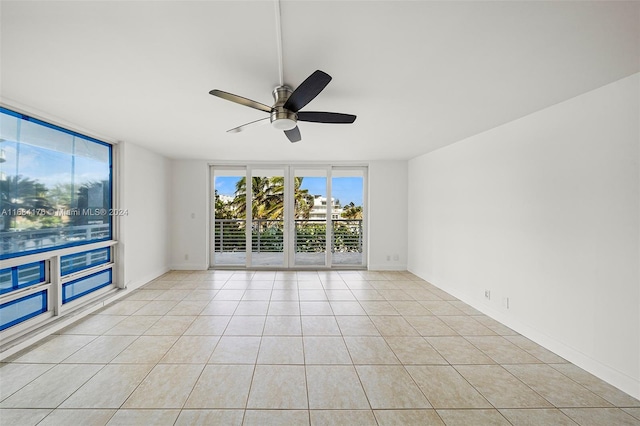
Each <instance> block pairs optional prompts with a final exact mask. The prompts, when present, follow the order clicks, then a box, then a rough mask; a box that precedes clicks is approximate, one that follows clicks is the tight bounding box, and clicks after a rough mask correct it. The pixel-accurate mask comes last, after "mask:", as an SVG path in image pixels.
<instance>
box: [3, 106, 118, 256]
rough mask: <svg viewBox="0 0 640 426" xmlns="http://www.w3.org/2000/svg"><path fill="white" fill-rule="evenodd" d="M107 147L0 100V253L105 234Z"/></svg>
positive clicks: (109, 179)
mask: <svg viewBox="0 0 640 426" xmlns="http://www.w3.org/2000/svg"><path fill="white" fill-rule="evenodd" d="M112 184H113V166H112V147H111V145H109V144H107V143H105V142H102V141H99V140H97V139H94V138H91V137H88V136H84V135H81V134H79V133H76V132H72V131H70V130H67V129H64V128H61V127H58V126H55V125H52V124H50V123H46V122H44V121H41V120H38V119H35V118H32V117H29V116H26V115H24V114H20V113H17V112H15V111H11V110H9V109H6V108H2V107H0V259H7V258H13V257H18V256H23V255H27V254H32V253H39V252H44V251H49V250H53V249H58V248H62V247H69V246H75V245H81V244H88V243H92V242H96V241H105V240H110V239H112V217H111V215H110V213H111V208H112V197H113V194H112V186H113V185H112Z"/></svg>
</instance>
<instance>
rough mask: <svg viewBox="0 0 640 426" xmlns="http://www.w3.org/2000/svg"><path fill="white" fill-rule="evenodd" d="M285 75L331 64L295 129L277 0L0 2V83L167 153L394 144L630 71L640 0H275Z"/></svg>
mask: <svg viewBox="0 0 640 426" xmlns="http://www.w3.org/2000/svg"><path fill="white" fill-rule="evenodd" d="M281 10H282V33H283V55H284V79H285V83H286V84H288V85H290V86H292V87H294V88H295V87H296V86H297V84H299V83H300V82H301V81H302V80H304V79H305V78H306V77H307V76H308V75H309V74H311V73H312V72H313V71H314V70H316V69H321V70H323V71H325V72H327V73H329V74H330V75H331V76H332V77H333V81H332V82H331V83H330V84H329V85H328V86H327V88H326V89H325V90H324V91H323V92H322V93H321V94H320V95H319V96H318V97H317V98H316V99H315V100H313V101H312V102H311V103H310V104H309V105H308V106H307V107H306V108H305V109H306V110H316V111H323V110H324V111H335V112H344V113H352V114H356V115H358V119H357V120H356V122H355V123H354V124H353V125H329V124H315V123H301V124H300V130H301V132H302V138H303V140H302V142H299V143H297V144H291V143H289V141H288V140H287V139H286V137H285V136H284V135H283V134H282V132H279V131H276V130H275V129H272V128H271V127H270V126H264V127H258V128H253V129H250V130H247V131H245V132H242V133H237V134H228V133H226V132H225V131H226V130H228V129H230V128H232V127H236V126H238V125H241V124H244V123H246V122H249V121H253V120H256V119H259V118H262V117H263V116H265V115H266V114H264V113H262V112H260V111H257V110H253V109H250V108H246V107H243V106H240V105H237V104H233V103H231V102H227V101H224V100H222V99H219V98H215V97H213V96H211V95H209V94H208V92H209V90H211V89H214V88H216V89H221V90H225V91H228V92H232V93H236V94H238V95H241V96H245V97H248V98H251V99H254V100H257V101H259V102H262V103H266V104H269V105H271V103H272V98H271V91H272V89H273V88H274V87H275V86H276V85H277V84H278V80H279V72H278V60H277V44H276V24H275V22H276V20H275V12H274V11H275V5H274V2H273V1H254V2H247V1H195V2H190V1H161V2H149V1H129V2H123V1H102V2H99V1H86V2H80V1H42V2H36V1H2V3H1V10H0V12H1V19H2V21H1V24H2V27H1V36H2V46H1V47H2V53H1V61H2V62H1V74H0V78H1V99H2V101H3V103H4V104H5V105H8V106H18V107H21V108H24V109H27V110H28V111H31V112H32V113H34V112H38V111H40V112H42V113H43V114H46V115H47V116H48V117H54V118H56V119H57V120H59V121H61V122H65V123H72V124H73V125H74V126H77V127H78V128H81V129H85V130H87V131H89V132H91V133H93V134H95V135H99V136H102V137H104V138H108V139H109V140H123V141H129V142H133V143H136V144H139V145H142V146H145V147H148V148H150V149H152V150H154V151H156V152H159V153H161V154H164V155H166V156H168V157H171V158H193V159H196V158H199V159H207V160H298V161H302V160H322V161H330V160H333V161H335V160H350V161H363V160H376V159H407V158H412V157H414V156H416V155H419V154H422V153H426V152H429V151H432V150H434V149H437V148H439V147H442V146H445V145H447V144H451V143H454V142H456V141H459V140H461V139H463V138H466V137H468V136H471V135H474V134H477V133H479V132H483V131H485V130H488V129H491V128H493V127H495V126H498V125H500V124H503V123H506V122H509V121H511V120H514V119H516V118H519V117H522V116H524V115H527V114H530V113H532V112H535V111H538V110H540V109H543V108H546V107H548V106H550V105H553V104H556V103H558V102H561V101H563V100H566V99H569V98H571V97H574V96H576V95H579V94H582V93H585V92H587V91H590V90H593V89H595V88H597V87H600V86H603V85H605V84H607V83H610V82H612V81H615V80H618V79H620V78H623V77H626V76H628V75H631V74H633V73H635V72H638V71H639V70H640V3H638V2H626V3H625V2H579V1H578V2H557V1H556V2H535V1H534V2H521V1H517V2H481V1H472V2H450V1H447V2H426V1H406V2H405V1H374V2H368V1H340V2H338V1H296V2H293V1H284V0H283V1H282V3H281Z"/></svg>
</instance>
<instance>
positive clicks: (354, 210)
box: [340, 201, 362, 219]
mask: <svg viewBox="0 0 640 426" xmlns="http://www.w3.org/2000/svg"><path fill="white" fill-rule="evenodd" d="M340 216H341V217H343V218H345V219H362V206H356V205H355V204H353V201H352V202H350V203H349V204H347V205H346V206H344V209H343V210H342V214H341V215H340Z"/></svg>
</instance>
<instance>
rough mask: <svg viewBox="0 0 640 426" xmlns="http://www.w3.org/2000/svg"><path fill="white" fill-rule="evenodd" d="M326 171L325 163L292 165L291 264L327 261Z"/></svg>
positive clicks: (320, 264)
mask: <svg viewBox="0 0 640 426" xmlns="http://www.w3.org/2000/svg"><path fill="white" fill-rule="evenodd" d="M327 175H328V168H327V167H324V168H306V167H305V168H302V167H301V168H298V167H295V168H294V169H293V182H294V214H293V216H294V217H293V220H292V221H291V224H292V227H293V230H294V238H293V265H294V266H296V267H300V266H303V267H304V266H315V267H322V266H327V265H328V264H329V261H328V258H327V253H328V250H327V241H329V227H328V226H327V220H328V217H329V216H327V213H328V212H330V209H331V206H330V203H329V206H327V194H328V193H329V189H328V182H329V180H328V179H327ZM328 209H329V210H328Z"/></svg>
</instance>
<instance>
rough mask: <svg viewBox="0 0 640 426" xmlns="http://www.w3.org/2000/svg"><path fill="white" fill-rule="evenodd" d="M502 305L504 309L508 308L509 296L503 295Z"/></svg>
mask: <svg viewBox="0 0 640 426" xmlns="http://www.w3.org/2000/svg"><path fill="white" fill-rule="evenodd" d="M502 306H504V307H505V308H506V309H509V298H508V297H503V298H502Z"/></svg>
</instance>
